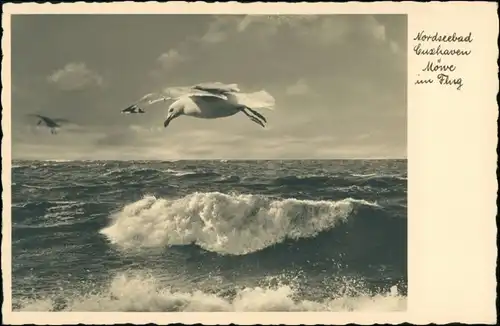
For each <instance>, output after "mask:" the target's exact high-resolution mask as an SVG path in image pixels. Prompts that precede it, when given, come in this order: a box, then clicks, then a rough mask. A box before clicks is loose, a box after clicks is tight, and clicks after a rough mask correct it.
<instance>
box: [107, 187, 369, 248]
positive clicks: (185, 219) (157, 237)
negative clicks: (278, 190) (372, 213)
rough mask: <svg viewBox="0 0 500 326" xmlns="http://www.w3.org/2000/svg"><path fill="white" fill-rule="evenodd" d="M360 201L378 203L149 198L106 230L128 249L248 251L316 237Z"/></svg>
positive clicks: (212, 196)
mask: <svg viewBox="0 0 500 326" xmlns="http://www.w3.org/2000/svg"><path fill="white" fill-rule="evenodd" d="M355 205H374V206H376V205H377V204H375V203H370V202H367V201H364V200H356V199H351V198H347V199H344V200H340V201H312V200H297V199H283V200H272V199H270V198H267V197H264V196H258V195H227V194H222V193H218V192H211V193H193V194H190V195H188V196H186V197H183V198H179V199H175V200H168V199H162V198H155V197H153V196H146V197H144V198H143V199H141V200H139V201H136V202H134V203H132V204H129V205H127V206H125V207H124V208H123V209H122V210H121V211H119V212H117V213H115V214H114V215H113V216H112V222H111V224H110V225H109V226H108V227H106V228H104V229H103V230H101V233H102V234H104V235H105V236H106V237H107V238H108V239H109V240H110V241H111V242H112V243H113V244H115V245H117V246H118V247H120V248H122V249H134V248H144V247H146V248H159V247H165V246H171V245H187V244H191V243H195V244H197V245H199V246H200V247H202V248H204V249H206V250H209V251H214V252H218V253H221V254H233V255H243V254H247V253H250V252H255V251H258V250H261V249H263V248H266V247H268V246H271V245H273V244H276V243H279V242H282V241H284V240H285V239H299V238H307V237H313V236H315V235H316V234H317V233H318V232H321V231H324V230H328V229H330V228H333V227H334V226H336V225H337V224H338V223H339V222H342V221H344V220H346V219H347V218H348V216H349V215H350V214H351V213H352V211H353V209H354V208H355Z"/></svg>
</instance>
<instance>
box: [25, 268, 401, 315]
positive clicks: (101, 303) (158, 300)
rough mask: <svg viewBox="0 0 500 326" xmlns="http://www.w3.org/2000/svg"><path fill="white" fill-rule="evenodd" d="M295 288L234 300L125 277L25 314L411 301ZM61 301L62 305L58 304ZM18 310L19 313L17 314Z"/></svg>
mask: <svg viewBox="0 0 500 326" xmlns="http://www.w3.org/2000/svg"><path fill="white" fill-rule="evenodd" d="M295 295H296V292H295V290H294V289H293V287H292V286H290V285H278V286H276V287H273V288H271V287H247V288H243V289H241V290H238V291H237V292H236V295H235V296H233V297H232V298H229V297H224V296H219V295H217V294H211V293H205V292H203V291H200V290H196V291H193V292H181V291H174V290H172V289H170V288H169V287H165V286H162V285H161V284H160V283H159V282H158V280H157V279H156V278H154V277H152V276H149V277H145V276H138V275H134V276H129V275H126V274H119V275H117V276H115V277H114V279H113V280H112V281H111V283H110V285H109V286H108V287H107V288H105V289H103V290H102V291H100V292H97V293H93V294H87V295H75V296H74V297H69V298H68V297H66V298H65V299H64V301H66V302H65V303H64V304H62V305H61V303H60V301H61V298H59V300H57V299H55V298H54V299H53V298H42V299H38V300H34V301H25V302H22V303H21V308H20V309H19V310H21V311H54V310H63V311H142V312H160V311H162V312H163V311H165V312H166V311H184V312H189V311H191V312H193V311H198V312H200V311H204V312H208V311H227V312H230V311H376V312H381V311H401V310H404V309H406V297H404V296H399V295H397V294H384V295H375V296H370V295H364V294H359V295H356V296H342V297H337V298H327V299H324V300H303V299H296V298H295ZM57 301H59V303H58V304H57V303H56V302H57ZM16 310H17V309H16Z"/></svg>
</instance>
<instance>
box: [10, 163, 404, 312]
mask: <svg viewBox="0 0 500 326" xmlns="http://www.w3.org/2000/svg"><path fill="white" fill-rule="evenodd" d="M407 292H408V291H407V161H406V160H318V161H313V160H295V161H293V160H290V161H273V160H270V161H231V160H229V161H226V160H222V161H172V162H170V161H13V162H12V296H13V298H12V299H13V309H14V310H16V311H108V312H116V311H137V312H139V311H149V312H163V311H198V312H204V311H374V312H377V311H404V310H406V302H407V299H406V298H407Z"/></svg>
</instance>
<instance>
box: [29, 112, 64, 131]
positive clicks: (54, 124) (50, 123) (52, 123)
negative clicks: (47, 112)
mask: <svg viewBox="0 0 500 326" xmlns="http://www.w3.org/2000/svg"><path fill="white" fill-rule="evenodd" d="M29 116H32V117H37V118H39V119H40V120H39V121H38V123H37V124H36V125H37V126H39V125H41V124H44V125H45V126H46V127H48V128H50V132H51V133H52V134H57V128H61V125H60V123H64V122H69V121H68V120H66V119H52V118H49V117H46V116H43V115H39V114H29Z"/></svg>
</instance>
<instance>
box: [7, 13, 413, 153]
mask: <svg viewBox="0 0 500 326" xmlns="http://www.w3.org/2000/svg"><path fill="white" fill-rule="evenodd" d="M11 32H12V37H11V39H12V43H11V49H12V52H11V56H12V84H11V85H12V111H11V116H12V157H13V158H14V159H43V160H49V159H55V160H56V159H57V160H64V159H67V160H77V159H85V160H92V159H94V160H98V159H102V160H108V159H109V160H149V159H151V160H177V159H351V158H353V159H368V158H406V151H407V135H406V134H407V122H406V119H407V17H406V15H318V16H312V15H302V16H301V15H297V16H245V15H237V16H236V15H14V16H13V17H12V29H11ZM204 82H222V83H228V84H229V83H236V84H238V86H239V88H240V89H241V90H242V91H243V92H254V91H259V90H261V89H264V90H266V91H267V92H269V93H270V94H272V95H273V96H274V97H275V99H276V108H275V109H274V110H273V111H269V110H263V111H260V112H261V113H262V114H263V115H264V116H265V117H266V118H267V120H268V126H267V128H266V129H264V128H262V127H260V126H258V125H257V124H255V123H254V122H252V121H250V120H249V119H248V118H247V117H246V116H245V115H244V114H236V115H234V116H231V117H228V118H222V119H214V120H204V119H197V118H193V117H180V118H177V119H175V120H174V121H173V122H172V123H171V124H170V125H169V126H168V128H163V118H164V116H165V111H166V109H167V107H168V104H169V103H167V104H159V106H158V105H155V106H154V108H153V107H150V108H149V109H148V110H147V113H146V114H140V115H122V114H120V111H121V110H122V109H123V108H125V107H127V106H128V105H129V104H131V103H133V102H134V101H135V100H137V99H138V98H140V97H142V96H143V95H144V94H146V93H150V92H155V91H158V90H160V89H163V88H165V87H169V86H188V85H194V84H197V83H204ZM32 113H38V114H43V115H46V116H49V117H52V118H64V119H68V120H70V121H71V123H70V124H68V125H65V126H64V127H63V128H62V129H61V130H60V131H59V132H58V134H57V135H52V134H51V133H50V131H49V130H48V129H46V128H40V127H37V126H36V123H37V119H35V118H33V117H29V116H28V114H32Z"/></svg>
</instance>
